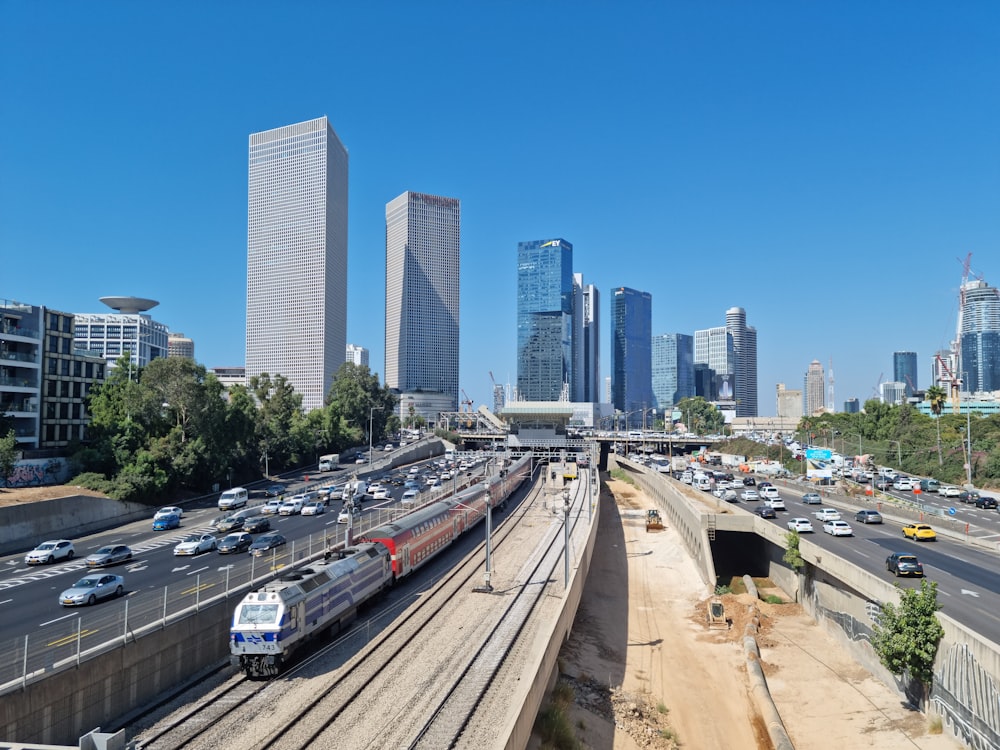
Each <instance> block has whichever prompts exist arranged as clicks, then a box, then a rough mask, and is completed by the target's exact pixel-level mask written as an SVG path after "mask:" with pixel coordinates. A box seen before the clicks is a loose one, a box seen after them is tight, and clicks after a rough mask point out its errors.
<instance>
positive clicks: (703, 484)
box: [691, 472, 712, 492]
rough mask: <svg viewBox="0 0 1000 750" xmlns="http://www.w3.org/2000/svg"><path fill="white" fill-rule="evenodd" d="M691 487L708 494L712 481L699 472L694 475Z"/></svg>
mask: <svg viewBox="0 0 1000 750" xmlns="http://www.w3.org/2000/svg"><path fill="white" fill-rule="evenodd" d="M691 486H692V487H694V488H695V489H696V490H702V491H704V492H708V491H709V490H711V489H712V480H711V479H710V478H709V476H708V475H707V474H702V473H701V472H698V473H697V474H695V475H694V479H693V480H692V482H691Z"/></svg>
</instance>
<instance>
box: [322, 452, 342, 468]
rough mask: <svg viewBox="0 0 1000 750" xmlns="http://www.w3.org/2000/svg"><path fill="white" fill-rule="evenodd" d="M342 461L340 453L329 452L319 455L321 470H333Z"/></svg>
mask: <svg viewBox="0 0 1000 750" xmlns="http://www.w3.org/2000/svg"><path fill="white" fill-rule="evenodd" d="M339 463H340V454H339V453H328V454H327V455H325V456H320V457H319V470H320V471H333V470H334V468H335V467H336V466H337V464H339Z"/></svg>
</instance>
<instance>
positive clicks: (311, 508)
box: [302, 500, 326, 516]
mask: <svg viewBox="0 0 1000 750" xmlns="http://www.w3.org/2000/svg"><path fill="white" fill-rule="evenodd" d="M321 513H326V503H324V502H323V501H322V500H314V501H313V502H311V503H306V504H305V505H303V506H302V515H304V516H318V515H320V514H321Z"/></svg>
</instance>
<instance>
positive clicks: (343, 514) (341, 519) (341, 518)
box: [337, 507, 361, 523]
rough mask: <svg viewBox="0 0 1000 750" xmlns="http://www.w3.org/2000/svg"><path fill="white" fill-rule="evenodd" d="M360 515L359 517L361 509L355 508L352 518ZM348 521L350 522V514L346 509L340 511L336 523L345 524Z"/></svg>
mask: <svg viewBox="0 0 1000 750" xmlns="http://www.w3.org/2000/svg"><path fill="white" fill-rule="evenodd" d="M360 515H361V508H358V507H355V508H354V517H355V518H357V517H358V516H360ZM350 520H351V512H350V511H349V510H348V509H347V508H344V509H343V510H342V511H340V515H338V516H337V523H347V522H348V521H350Z"/></svg>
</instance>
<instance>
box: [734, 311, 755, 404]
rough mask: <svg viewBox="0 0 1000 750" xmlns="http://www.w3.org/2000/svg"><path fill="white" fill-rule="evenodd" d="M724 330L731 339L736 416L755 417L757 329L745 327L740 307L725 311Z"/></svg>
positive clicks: (745, 314) (744, 318)
mask: <svg viewBox="0 0 1000 750" xmlns="http://www.w3.org/2000/svg"><path fill="white" fill-rule="evenodd" d="M726 330H727V331H728V332H729V333H730V334H731V335H732V337H733V365H734V367H733V371H732V372H733V375H734V380H735V381H736V382H735V385H736V416H737V417H756V416H757V329H756V328H754V327H753V326H748V325H747V313H746V310H744V309H743V308H742V307H730V308H729V309H728V310H726Z"/></svg>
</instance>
